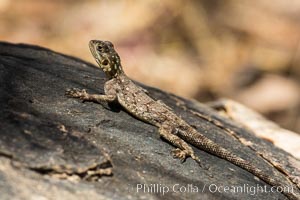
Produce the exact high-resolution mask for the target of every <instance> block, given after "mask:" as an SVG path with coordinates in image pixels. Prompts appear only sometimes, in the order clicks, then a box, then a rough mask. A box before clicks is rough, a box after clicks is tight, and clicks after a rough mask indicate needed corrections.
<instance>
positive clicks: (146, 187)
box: [134, 183, 293, 195]
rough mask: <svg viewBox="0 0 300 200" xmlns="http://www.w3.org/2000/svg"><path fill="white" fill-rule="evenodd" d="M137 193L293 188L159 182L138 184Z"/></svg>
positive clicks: (248, 191) (249, 192)
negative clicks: (167, 183) (166, 183)
mask: <svg viewBox="0 0 300 200" xmlns="http://www.w3.org/2000/svg"><path fill="white" fill-rule="evenodd" d="M134 190H135V192H136V193H155V194H160V195H165V194H166V193H204V192H210V193H232V194H238V193H243V194H247V195H257V194H258V193H285V192H288V193H293V188H292V187H289V186H286V187H275V186H273V187H269V186H266V185H265V186H261V185H258V184H257V185H249V184H243V185H217V184H213V183H212V184H205V185H203V186H201V187H199V186H197V185H194V184H187V185H180V184H174V185H165V184H161V183H157V184H137V185H136V187H135V188H134Z"/></svg>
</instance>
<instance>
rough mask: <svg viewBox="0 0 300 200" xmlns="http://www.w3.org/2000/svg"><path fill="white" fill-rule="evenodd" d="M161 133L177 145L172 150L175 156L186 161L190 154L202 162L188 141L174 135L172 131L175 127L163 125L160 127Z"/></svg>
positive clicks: (198, 161)
mask: <svg viewBox="0 0 300 200" xmlns="http://www.w3.org/2000/svg"><path fill="white" fill-rule="evenodd" d="M158 131H159V134H160V136H161V137H163V138H164V139H166V140H167V141H169V142H170V143H171V144H173V145H174V146H176V147H177V148H176V149H174V150H173V151H172V154H173V156H174V157H175V158H179V159H180V160H181V162H184V161H185V159H186V158H187V157H188V156H190V157H191V158H192V159H194V160H195V161H196V162H197V163H199V164H200V159H199V158H198V157H197V156H196V155H195V152H194V150H193V149H192V147H191V146H190V145H189V144H188V143H186V142H185V141H184V140H183V139H181V138H180V137H178V136H177V135H174V134H173V133H172V131H175V130H174V129H173V128H171V127H169V126H167V125H166V126H164V125H163V126H161V127H160V128H159V130H158Z"/></svg>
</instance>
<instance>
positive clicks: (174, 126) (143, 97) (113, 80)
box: [66, 40, 300, 199]
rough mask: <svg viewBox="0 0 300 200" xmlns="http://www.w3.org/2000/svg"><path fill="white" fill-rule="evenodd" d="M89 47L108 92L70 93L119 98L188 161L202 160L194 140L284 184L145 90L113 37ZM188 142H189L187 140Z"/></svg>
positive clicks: (265, 178) (274, 183)
mask: <svg viewBox="0 0 300 200" xmlns="http://www.w3.org/2000/svg"><path fill="white" fill-rule="evenodd" d="M89 47H90V50H91V53H92V55H93V56H94V58H95V60H96V62H97V63H98V65H99V67H100V68H101V69H102V70H103V71H104V72H105V73H106V76H107V77H108V78H109V81H107V82H106V83H105V85H104V91H105V95H99V94H88V93H87V92H86V91H85V90H78V89H71V90H67V91H66V94H67V95H68V96H70V97H74V98H80V99H83V100H86V101H95V102H101V101H107V102H113V101H117V102H118V103H119V104H120V105H121V106H122V107H123V108H124V109H125V110H126V111H127V112H129V113H131V114H132V115H134V116H135V117H136V118H138V119H140V120H143V121H145V122H147V123H150V124H152V125H154V126H156V127H158V131H159V134H160V136H161V137H163V138H165V139H166V140H167V141H169V142H170V143H171V144H173V145H174V146H176V147H177V149H175V150H173V155H174V157H176V158H179V159H181V161H184V160H185V159H186V158H187V157H188V156H190V157H191V158H192V159H194V160H195V161H197V162H198V163H200V159H199V158H198V157H197V156H196V155H195V153H194V151H193V149H192V148H191V147H190V145H189V144H188V143H190V144H192V145H194V146H195V147H198V148H200V149H203V150H205V151H207V152H209V153H211V154H214V155H216V156H218V157H221V158H223V159H225V160H228V161H229V162H231V163H233V164H235V165H237V166H239V167H241V168H243V169H245V170H247V171H249V172H250V173H252V174H254V175H255V176H257V177H259V178H260V179H261V180H263V181H265V182H266V183H268V184H270V185H271V186H284V185H283V184H281V183H280V181H278V180H275V179H274V178H272V177H271V176H269V175H268V174H266V173H264V172H263V171H262V170H260V169H258V168H257V167H255V166H254V165H253V164H251V163H250V162H248V161H246V160H244V159H242V158H240V157H238V156H237V155H235V154H233V153H232V152H230V151H228V150H227V149H225V148H223V147H221V146H220V145H218V144H216V143H215V142H213V141H212V140H210V139H208V138H207V137H205V136H204V135H203V134H201V133H199V132H198V131H196V130H195V129H194V128H192V127H191V126H190V125H189V124H188V123H186V122H185V121H184V120H183V119H181V118H180V117H179V116H177V115H176V114H175V113H174V112H173V111H172V109H171V108H169V107H168V106H167V105H165V104H164V103H162V102H161V101H155V100H154V99H152V98H151V97H149V96H148V95H147V94H146V92H145V90H144V89H143V88H141V87H139V86H137V85H136V84H134V83H133V82H132V81H131V80H130V79H129V78H128V77H127V76H126V74H125V73H124V71H123V69H122V66H121V60H120V57H119V55H118V53H117V52H116V51H115V49H114V47H113V44H112V43H111V42H109V41H99V40H91V41H90V43H89ZM187 142H188V143H187ZM284 194H285V195H286V196H287V197H289V198H290V199H300V197H299V194H296V193H291V192H284Z"/></svg>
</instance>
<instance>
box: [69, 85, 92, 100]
mask: <svg viewBox="0 0 300 200" xmlns="http://www.w3.org/2000/svg"><path fill="white" fill-rule="evenodd" d="M65 95H66V96H68V97H73V98H80V99H83V100H84V99H86V98H87V97H88V94H87V92H86V90H85V89H83V90H80V89H78V88H72V89H67V90H66V92H65Z"/></svg>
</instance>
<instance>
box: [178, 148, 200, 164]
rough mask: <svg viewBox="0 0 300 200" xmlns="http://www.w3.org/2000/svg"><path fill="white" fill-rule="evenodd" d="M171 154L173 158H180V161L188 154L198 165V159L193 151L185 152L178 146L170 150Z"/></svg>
mask: <svg viewBox="0 0 300 200" xmlns="http://www.w3.org/2000/svg"><path fill="white" fill-rule="evenodd" d="M172 155H173V157H174V158H178V159H180V161H181V162H184V161H185V160H186V158H187V157H188V156H190V157H191V158H192V159H193V160H195V161H196V162H197V163H198V164H199V165H200V166H201V162H200V159H199V158H198V157H197V156H196V155H195V154H194V152H187V151H186V150H181V149H179V148H177V149H174V150H173V151H172Z"/></svg>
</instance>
